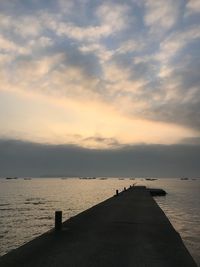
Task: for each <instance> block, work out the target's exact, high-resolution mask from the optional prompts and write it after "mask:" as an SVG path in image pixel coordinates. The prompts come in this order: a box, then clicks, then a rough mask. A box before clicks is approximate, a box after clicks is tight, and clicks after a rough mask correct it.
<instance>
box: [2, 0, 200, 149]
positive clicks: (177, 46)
mask: <svg viewBox="0 0 200 267" xmlns="http://www.w3.org/2000/svg"><path fill="white" fill-rule="evenodd" d="M0 8H1V10H2V12H1V13H2V14H1V15H0V68H1V69H0V76H1V77H0V78H1V85H0V89H1V90H2V91H6V90H7V92H11V91H12V92H15V93H16V94H19V95H20V94H22V95H23V94H24V95H27V94H30V95H32V96H31V97H32V102H33V103H35V100H34V96H33V95H39V98H43V99H46V100H44V102H45V101H50V102H52V101H55V102H56V105H60V106H61V107H63V106H64V105H67V106H70V109H71V111H69V110H70V109H69V110H68V113H67V114H70V115H71V117H72V119H71V122H70V123H69V125H67V124H66V125H65V127H64V126H63V125H64V122H63V121H62V123H58V124H56V125H57V127H60V129H62V130H63V129H66V128H70V127H71V128H72V129H73V131H72V132H70V134H76V132H75V131H77V134H80V135H81V136H83V135H84V136H83V138H82V139H84V138H86V140H87V138H89V137H91V139H88V140H87V142H88V144H89V143H95V144H97V143H98V145H99V144H102V145H104V146H105V145H108V146H109V140H110V143H112V138H113V143H114V140H115V139H116V140H118V141H119V140H120V141H119V142H122V143H123V140H124V139H125V138H124V136H125V132H127V136H128V137H127V138H126V142H128V141H129V142H130V143H131V142H133V139H134V140H137V141H138V142H140V141H141V137H140V138H139V137H138V136H139V132H144V129H145V131H146V132H147V133H148V134H149V136H150V137H148V136H147V134H143V138H144V141H146V142H150V140H151V142H153V143H155V139H157V142H160V143H163V142H166V140H169V139H170V141H171V142H174V140H176V141H177V142H178V141H179V140H180V139H182V138H184V137H188V136H196V135H199V131H200V122H199V114H200V109H199V106H200V99H199V84H200V80H199V74H198V70H199V67H200V66H199V55H198V51H199V38H200V34H199V33H200V29H199V26H198V24H199V23H198V22H199V20H198V16H197V15H195V14H197V11H198V4H197V2H196V1H187V3H186V2H185V1H181V0H178V1H175V2H174V1H171V0H170V1H152V0H144V1H135V0H134V1H131V0H126V1H124V2H123V3H122V2H121V1H119V0H117V1H107V2H105V1H102V2H98V1H89V0H84V1H83V0H74V1H63V0H59V1H53V0H50V1H49V2H48V5H46V3H45V2H41V1H38V0H36V1H31V0H28V1H26V3H25V2H24V1H20V0H16V1H1V2H0ZM77 9H78V12H77ZM187 12H190V14H189V15H187V16H186V13H187ZM15 97H16V96H15ZM16 99H17V97H16ZM52 99H54V100H52ZM18 101H19V99H18ZM29 103H30V102H29ZM58 103H59V104H58ZM16 105H17V104H16ZM30 105H31V103H30ZM32 106H33V104H32ZM84 106H88V109H87V108H85V107H84ZM96 107H97V108H96ZM108 107H109V108H108ZM12 108H13V106H12ZM13 109H14V108H13ZM75 109H77V110H78V111H79V112H75V111H74V110H75ZM86 109H87V111H86ZM111 109H112V110H114V112H113V111H112V112H111ZM101 110H102V112H100V111H101ZM63 112H64V111H63ZM84 112H85V114H86V115H84ZM106 112H108V114H109V115H108V116H106ZM50 113H51V112H50ZM113 113H115V115H113ZM59 114H60V113H59ZM90 114H91V115H90ZM94 114H95V116H96V118H95V116H94ZM110 114H112V115H110ZM90 116H91V117H90ZM33 117H34V116H33ZM74 117H75V118H76V119H74ZM91 118H92V119H91ZM108 118H109V120H110V121H111V123H110V124H111V125H112V129H111V130H110V131H109V130H108V125H109V123H108ZM57 119H58V118H57ZM33 120H34V119H33ZM73 120H76V123H77V124H76V123H75V124H76V128H73V127H74V125H73ZM81 120H82V121H84V123H85V126H84V125H83V123H81ZM104 121H106V122H105V123H104ZM113 121H114V122H113ZM117 121H118V122H117ZM78 122H79V127H78ZM97 122H98V123H97ZM26 123H27V122H26ZM48 123H49V124H51V123H52V126H49V127H50V128H51V129H53V126H54V125H55V120H52V122H50V120H49V121H48ZM13 124H14V122H13ZM91 124H92V125H95V126H94V127H91ZM144 124H145V125H146V126H145V127H144V126H143V125H144ZM105 125H106V126H105ZM130 125H131V126H130ZM133 125H136V126H137V127H136V128H137V129H134V128H133ZM161 125H162V129H161V130H160V133H162V134H160V136H161V135H162V137H160V136H157V135H156V131H157V130H154V129H158V126H161ZM7 127H8V126H7ZM84 127H85V128H88V129H90V130H88V132H87V131H85V132H84V134H82V133H80V129H82V128H84ZM151 127H152V128H153V130H150V128H151ZM167 127H169V128H170V131H169V132H168V131H167ZM8 128H9V127H8ZM99 128H100V129H104V130H105V132H106V133H105V134H103V133H102V130H99ZM122 128H123V131H122V130H121V129H122ZM91 129H92V130H91ZM128 129H131V130H133V131H134V138H133V137H130V130H128ZM140 129H141V130H140ZM27 131H28V130H27ZM29 131H30V130H29ZM38 131H39V130H38ZM111 132H112V133H111ZM166 132H168V135H167V134H166ZM29 134H30V133H29ZM27 135H28V133H27ZM170 135H171V136H173V141H172V138H171V137H169V136H170ZM23 136H24V135H23ZM96 136H97V137H96ZM99 136H100V137H99ZM122 136H123V138H122V139H123V140H121V139H120V137H122ZM153 136H154V137H153ZM155 136H156V137H155ZM166 136H168V138H167V137H166ZM101 138H102V140H101ZM104 138H105V139H104ZM58 139H60V137H59V138H58ZM147 140H148V141H147ZM101 141H102V142H101ZM103 141H104V142H103ZM82 142H83V140H82ZM126 142H125V143H126ZM85 144H86V141H85Z"/></svg>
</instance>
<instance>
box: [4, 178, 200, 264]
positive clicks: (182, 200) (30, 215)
mask: <svg viewBox="0 0 200 267" xmlns="http://www.w3.org/2000/svg"><path fill="white" fill-rule="evenodd" d="M133 183H137V184H138V185H147V186H149V187H160V188H162V189H164V190H166V191H167V192H168V195H167V196H166V197H157V198H156V201H157V203H158V204H159V205H160V206H161V208H162V209H163V211H164V212H165V213H166V215H167V216H168V218H169V219H170V221H171V223H172V224H173V226H174V227H175V229H176V230H177V231H178V232H179V233H180V234H181V236H182V238H183V240H184V242H185V244H186V246H187V247H188V249H189V250H190V252H191V254H192V255H193V257H194V258H195V260H196V261H197V262H198V263H199V265H200V255H199V253H200V226H199V221H200V210H199V207H200V198H199V195H200V180H199V179H198V180H195V181H193V180H187V181H182V180H180V179H158V180H155V181H146V180H145V179H135V180H134V181H132V180H130V179H123V180H119V179H114V178H109V179H89V180H87V179H59V178H54V179H47V178H43V179H39V178H37V179H32V180H24V179H18V180H9V181H7V180H5V179H0V255H3V254H5V253H6V252H8V251H9V250H11V249H14V248H16V247H18V246H20V245H22V244H24V243H26V242H27V241H29V240H31V239H33V238H35V237H36V236H38V235H40V234H41V233H43V232H45V231H47V230H49V229H50V228H52V227H53V224H54V212H55V210H62V211H63V219H64V220H66V219H68V218H69V217H71V216H74V215H76V214H78V213H80V212H81V211H83V210H85V209H87V208H89V207H91V206H93V205H95V204H97V203H99V202H101V201H103V200H104V199H107V198H109V197H111V196H112V195H113V194H114V193H115V191H116V189H119V190H120V189H121V190H122V189H123V188H124V187H128V186H129V185H131V184H133Z"/></svg>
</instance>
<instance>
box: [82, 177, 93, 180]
mask: <svg viewBox="0 0 200 267" xmlns="http://www.w3.org/2000/svg"><path fill="white" fill-rule="evenodd" d="M79 179H83V180H94V179H96V177H80V178H79Z"/></svg>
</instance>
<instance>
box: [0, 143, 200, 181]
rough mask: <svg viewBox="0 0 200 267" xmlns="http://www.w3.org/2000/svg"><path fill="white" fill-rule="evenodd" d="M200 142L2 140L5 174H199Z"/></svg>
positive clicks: (1, 162) (0, 156)
mask: <svg viewBox="0 0 200 267" xmlns="http://www.w3.org/2000/svg"><path fill="white" fill-rule="evenodd" d="M199 157H200V146H199V145H197V146H196V145H188V144H187V145H185V144H179V145H170V146H163V145H135V146H126V147H124V146H123V147H118V148H117V149H105V150H102V149H101V150H98V149H92V150H91V149H86V148H82V147H79V146H74V145H48V144H39V143H28V142H22V141H20V140H2V139H1V140H0V169H1V173H0V175H1V176H35V177H38V176H40V175H51V176H58V175H69V176H73V175H75V176H85V175H86V176H91V175H92V176H122V175H123V176H137V177H149V176H153V177H182V176H199V171H200V167H199V161H198V159H199Z"/></svg>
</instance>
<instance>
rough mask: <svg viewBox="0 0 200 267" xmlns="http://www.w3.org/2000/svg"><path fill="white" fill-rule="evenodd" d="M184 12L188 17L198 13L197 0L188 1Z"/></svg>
mask: <svg viewBox="0 0 200 267" xmlns="http://www.w3.org/2000/svg"><path fill="white" fill-rule="evenodd" d="M186 12H187V14H188V15H192V14H195V13H197V14H198V13H200V2H199V1H198V0H189V1H188V2H187V4H186Z"/></svg>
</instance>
